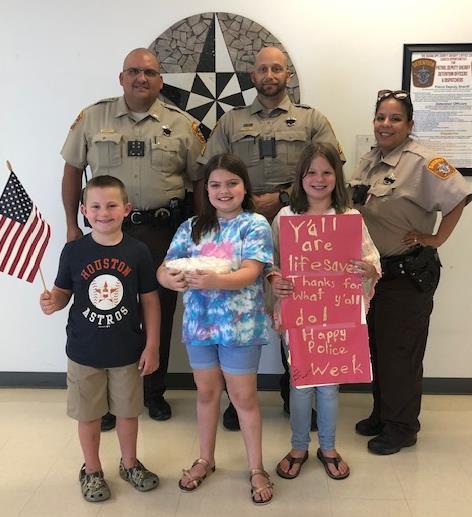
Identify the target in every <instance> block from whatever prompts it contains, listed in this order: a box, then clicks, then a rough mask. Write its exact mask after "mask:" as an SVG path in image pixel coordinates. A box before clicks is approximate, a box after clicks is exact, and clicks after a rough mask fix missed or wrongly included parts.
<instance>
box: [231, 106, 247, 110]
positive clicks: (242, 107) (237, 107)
mask: <svg viewBox="0 0 472 517" xmlns="http://www.w3.org/2000/svg"><path fill="white" fill-rule="evenodd" d="M244 108H247V106H235V107H234V108H233V109H234V110H242V109H244Z"/></svg>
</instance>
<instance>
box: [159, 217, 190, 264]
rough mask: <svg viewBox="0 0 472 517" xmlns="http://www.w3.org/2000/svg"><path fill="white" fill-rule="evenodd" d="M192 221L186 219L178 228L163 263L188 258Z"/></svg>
mask: <svg viewBox="0 0 472 517" xmlns="http://www.w3.org/2000/svg"><path fill="white" fill-rule="evenodd" d="M192 221H193V218H191V219H187V220H186V221H184V222H183V223H182V224H181V225H180V226H179V228H178V229H177V231H176V232H175V235H174V238H173V239H172V242H171V243H170V246H169V249H168V250H167V254H166V258H165V259H164V261H167V260H174V259H178V258H187V257H190V251H189V243H190V240H191V230H192Z"/></svg>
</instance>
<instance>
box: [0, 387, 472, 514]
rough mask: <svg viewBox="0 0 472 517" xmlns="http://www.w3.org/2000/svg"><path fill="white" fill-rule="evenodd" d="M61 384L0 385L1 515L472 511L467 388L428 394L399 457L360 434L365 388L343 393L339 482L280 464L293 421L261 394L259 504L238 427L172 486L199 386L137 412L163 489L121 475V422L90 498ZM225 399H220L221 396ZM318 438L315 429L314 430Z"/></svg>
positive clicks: (192, 440) (191, 447) (106, 439)
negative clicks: (82, 485)
mask: <svg viewBox="0 0 472 517" xmlns="http://www.w3.org/2000/svg"><path fill="white" fill-rule="evenodd" d="M65 397H66V393H65V391H64V390H22V389H18V390H10V389H4V390H0V457H1V458H2V462H1V464H2V468H1V469H0V515H1V516H2V517H15V516H22V517H36V516H48V517H56V516H60V517H63V516H64V517H76V516H77V517H79V516H100V517H102V516H103V517H106V516H113V517H119V516H131V517H137V516H143V515H148V516H149V517H159V516H166V517H167V516H179V517H183V516H205V517H209V516H224V517H231V516H238V517H242V516H248V515H251V516H252V515H267V514H268V513H269V512H270V514H271V516H275V517H277V516H296V517H304V516H310V517H316V516H321V517H344V516H346V517H347V516H349V517H356V516H362V517H369V516H372V517H378V516H381V517H404V516H405V517H406V516H415V517H420V516H421V517H435V516H441V517H443V516H449V515H464V516H465V515H467V516H468V515H472V510H471V508H472V465H471V462H472V458H471V454H472V397H470V396H426V397H424V403H423V413H422V424H423V430H422V432H421V435H420V440H419V443H418V444H417V445H416V446H415V447H412V448H409V449H405V450H403V451H401V452H400V453H399V454H395V455H393V456H386V457H378V456H374V455H372V454H369V453H368V452H367V450H366V439H365V438H363V437H361V436H358V435H356V434H355V433H354V432H353V426H354V423H355V421H356V420H358V419H359V418H362V417H364V416H366V415H367V414H368V410H369V404H370V396H368V395H361V394H342V395H341V407H340V418H339V423H338V440H337V445H338V450H339V451H340V452H341V453H342V454H343V456H344V457H345V459H346V460H348V461H349V463H350V466H351V476H350V477H349V478H348V479H346V480H344V481H333V480H331V479H329V478H328V477H327V476H326V474H325V473H324V471H323V470H322V468H321V465H320V463H319V462H318V461H316V459H314V458H313V456H314V454H315V451H316V442H315V443H313V445H312V449H311V457H310V460H309V461H308V462H307V463H306V464H305V466H304V468H303V472H302V474H301V475H300V477H299V478H298V479H296V480H292V481H287V480H282V479H280V478H278V476H277V475H276V474H275V472H274V468H275V465H276V463H277V461H278V460H279V459H280V458H281V457H282V456H283V455H284V454H285V453H286V452H287V451H288V450H289V438H290V431H289V425H288V420H287V419H286V418H285V417H284V416H283V415H282V411H281V406H280V403H279V398H278V394H276V393H269V392H264V393H261V394H260V399H261V402H262V407H263V418H264V455H265V466H266V468H267V470H268V471H269V472H270V473H271V474H272V476H273V480H274V481H275V482H276V487H275V498H274V501H273V502H272V504H270V505H268V506H264V507H259V508H256V507H254V505H252V503H251V502H250V499H249V485H248V482H247V479H246V473H245V455H244V448H243V444H242V440H241V435H240V433H232V432H228V431H225V430H224V429H223V428H222V427H221V428H220V429H219V432H218V439H217V452H216V461H217V470H216V472H215V474H214V475H212V476H211V477H210V478H208V480H207V481H206V482H205V483H204V485H202V487H201V488H200V489H199V490H198V491H197V492H195V493H192V494H182V493H181V492H180V491H179V490H178V488H177V480H178V477H179V473H180V469H181V468H182V467H188V466H189V465H190V464H191V462H192V460H193V459H195V458H196V457H197V456H198V443H197V435H196V426H195V409H194V405H195V393H194V392H191V391H171V392H169V393H168V399H169V401H170V402H171V404H172V408H173V412H174V417H173V418H172V419H171V420H169V421H167V422H154V421H152V420H150V419H149V418H148V416H147V415H145V416H143V417H142V418H141V421H140V426H141V427H140V438H139V451H140V453H139V455H140V458H141V459H142V460H143V462H144V463H145V464H146V465H147V466H148V467H149V468H151V469H152V470H154V471H156V472H157V473H158V474H159V475H160V477H161V485H160V487H159V488H158V489H157V490H155V491H153V492H149V493H145V494H142V493H139V492H137V491H135V490H133V488H132V487H131V486H130V485H128V484H126V483H125V482H123V481H122V480H121V479H120V477H119V475H118V468H117V466H118V461H119V452H118V445H117V440H116V435H115V433H114V431H112V432H108V433H105V434H103V438H102V445H101V456H102V462H103V467H104V470H105V474H106V477H107V479H108V481H109V485H110V488H111V490H112V498H111V500H109V501H107V502H104V503H94V504H91V503H87V502H85V501H83V500H82V496H81V495H80V490H79V484H78V480H77V475H78V470H79V467H80V465H81V454H80V449H79V445H78V441H77V437H76V425H75V423H74V422H73V421H72V420H70V419H68V418H67V417H66V416H65V414H64V410H65ZM223 403H224V402H223ZM313 439H314V440H316V435H314V436H313Z"/></svg>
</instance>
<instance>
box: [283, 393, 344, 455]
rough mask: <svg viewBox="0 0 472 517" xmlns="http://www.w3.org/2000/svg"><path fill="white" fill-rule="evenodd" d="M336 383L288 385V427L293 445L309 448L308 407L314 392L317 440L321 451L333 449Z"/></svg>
mask: <svg viewBox="0 0 472 517" xmlns="http://www.w3.org/2000/svg"><path fill="white" fill-rule="evenodd" d="M338 391H339V385H337V384H335V385H331V386H317V387H316V388H295V387H294V386H292V385H291V386H290V427H291V428H292V447H293V448H294V449H300V450H301V451H306V450H308V446H309V444H310V441H311V440H310V425H311V408H312V400H313V395H314V394H315V393H316V412H317V413H318V418H317V423H318V441H319V443H320V448H321V450H322V451H325V450H328V449H334V447H335V439H336V417H337V414H338Z"/></svg>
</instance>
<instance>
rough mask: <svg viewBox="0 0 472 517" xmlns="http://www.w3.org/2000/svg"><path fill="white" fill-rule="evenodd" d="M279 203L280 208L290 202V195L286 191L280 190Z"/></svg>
mask: <svg viewBox="0 0 472 517" xmlns="http://www.w3.org/2000/svg"><path fill="white" fill-rule="evenodd" d="M279 201H280V204H281V205H282V206H287V205H288V202H289V201H290V194H289V193H288V192H287V191H286V190H280V191H279Z"/></svg>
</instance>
